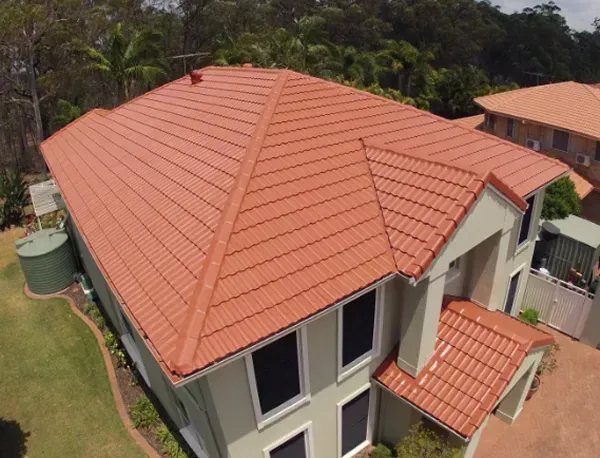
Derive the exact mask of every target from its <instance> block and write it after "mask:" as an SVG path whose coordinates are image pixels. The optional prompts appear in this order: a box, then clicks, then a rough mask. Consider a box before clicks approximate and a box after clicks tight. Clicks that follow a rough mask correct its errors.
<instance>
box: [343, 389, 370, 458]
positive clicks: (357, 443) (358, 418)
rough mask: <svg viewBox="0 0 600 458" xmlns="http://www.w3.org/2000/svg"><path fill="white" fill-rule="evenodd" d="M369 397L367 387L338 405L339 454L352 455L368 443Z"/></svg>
mask: <svg viewBox="0 0 600 458" xmlns="http://www.w3.org/2000/svg"><path fill="white" fill-rule="evenodd" d="M370 397H371V392H370V389H369V387H367V388H366V389H365V390H364V391H362V392H361V393H360V394H358V395H357V396H356V397H354V398H353V399H351V400H349V401H346V402H345V403H343V405H341V406H340V405H338V409H339V411H338V412H339V413H338V414H339V418H338V422H339V435H340V437H339V438H338V440H339V449H340V454H339V456H341V457H346V456H353V455H355V454H356V453H357V452H358V451H360V450H361V449H362V448H364V447H366V446H367V445H368V443H369V429H370V428H369V405H370V402H369V401H370ZM340 407H341V408H340ZM340 411H341V412H340Z"/></svg>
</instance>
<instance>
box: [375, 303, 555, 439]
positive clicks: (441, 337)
mask: <svg viewBox="0 0 600 458" xmlns="http://www.w3.org/2000/svg"><path fill="white" fill-rule="evenodd" d="M553 340H554V338H553V337H552V336H551V335H550V334H547V333H545V332H543V331H540V330H539V329H537V328H535V327H533V326H530V325H528V324H527V323H524V322H522V321H520V320H517V319H516V318H513V317H511V316H509V315H506V314H504V313H502V312H499V311H495V312H491V311H489V310H487V309H485V308H483V307H481V306H479V305H476V304H474V303H472V302H469V301H467V300H464V299H459V298H453V297H446V298H445V299H444V310H443V311H442V314H441V316H440V324H439V327H438V337H437V340H436V347H435V353H434V354H433V356H432V357H431V359H430V360H429V361H428V363H427V365H426V366H425V367H424V368H423V369H422V370H421V372H420V373H419V375H418V376H417V377H416V378H415V377H412V376H411V375H409V374H407V373H406V372H404V371H403V370H401V369H400V368H399V367H398V365H397V364H396V359H397V354H398V348H396V349H394V351H392V352H391V353H390V355H388V357H387V358H386V359H385V360H384V361H383V363H382V364H381V365H380V366H379V368H378V369H377V370H376V371H375V373H374V374H373V377H374V378H375V379H376V380H377V381H378V382H380V383H381V384H383V385H384V386H385V387H386V388H388V389H389V390H390V391H392V392H393V393H395V394H396V395H397V396H399V397H401V398H404V399H406V400H407V401H409V402H410V403H412V404H414V405H415V406H417V407H418V408H419V409H421V410H423V411H425V412H427V413H428V414H430V415H431V416H433V417H434V418H436V419H437V420H439V421H440V422H442V423H444V424H445V425H446V426H448V427H449V428H451V429H452V430H454V431H456V432H457V433H459V434H460V435H462V436H463V437H472V436H473V434H475V432H476V431H477V429H478V428H479V427H480V426H481V424H482V423H483V421H484V420H485V418H486V417H487V416H488V415H489V414H490V413H491V411H492V410H493V408H494V406H495V405H496V404H497V402H498V399H499V398H500V396H501V395H502V393H503V392H504V390H505V389H506V387H507V386H508V384H509V383H510V381H511V379H512V378H513V376H514V375H515V373H516V372H517V370H518V368H519V367H520V366H521V364H522V363H523V360H524V359H525V357H526V356H527V354H528V353H529V352H531V351H532V350H534V349H538V348H541V347H544V346H547V345H550V344H551V343H552V342H553Z"/></svg>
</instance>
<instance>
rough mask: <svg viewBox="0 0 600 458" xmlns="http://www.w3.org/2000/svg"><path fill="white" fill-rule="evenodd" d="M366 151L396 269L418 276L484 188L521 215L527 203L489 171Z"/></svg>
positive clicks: (372, 149)
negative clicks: (497, 193)
mask: <svg viewBox="0 0 600 458" xmlns="http://www.w3.org/2000/svg"><path fill="white" fill-rule="evenodd" d="M366 153H367V159H368V162H369V167H370V169H371V175H372V176H373V182H374V184H375V189H376V192H377V198H378V201H379V205H380V206H381V211H382V214H383V220H384V224H385V229H386V231H387V235H388V238H389V240H390V245H391V246H392V250H393V252H394V259H395V261H396V268H397V270H398V271H399V272H402V273H403V274H405V275H408V276H412V277H415V278H419V277H420V276H421V275H423V273H424V272H425V270H427V267H429V265H430V264H431V263H432V262H433V260H434V259H435V257H436V256H437V255H438V254H439V252H440V250H441V249H442V248H443V246H444V245H445V244H446V242H447V241H448V240H449V239H450V237H451V236H452V234H453V233H454V231H455V230H456V228H457V227H458V225H459V224H460V222H461V221H462V219H463V218H464V217H465V216H466V215H467V214H468V212H469V210H470V209H471V207H472V206H473V204H474V203H475V201H476V200H477V198H478V197H479V196H480V195H481V193H482V191H483V190H484V189H485V187H486V186H487V185H488V184H491V185H492V186H494V187H495V188H497V189H498V190H499V191H500V192H502V193H504V195H505V196H506V197H507V198H508V199H510V201H512V203H513V204H514V205H515V206H517V207H519V208H520V209H521V211H525V210H526V208H527V203H526V202H525V201H524V200H523V198H521V197H520V196H519V195H518V194H516V193H515V192H514V191H512V190H511V189H510V188H509V187H508V186H507V185H506V184H504V183H502V182H501V181H500V180H499V179H498V178H497V177H496V176H495V175H494V173H493V172H488V173H487V174H485V175H482V174H478V173H475V172H473V171H471V170H469V169H466V168H464V167H459V166H456V165H454V164H452V163H448V162H445V161H442V160H441V159H432V158H431V157H423V156H421V155H418V154H415V153H413V152H410V150H407V151H406V152H403V151H399V150H391V149H390V148H386V147H385V146H384V145H381V146H378V145H377V144H376V143H371V144H369V143H366Z"/></svg>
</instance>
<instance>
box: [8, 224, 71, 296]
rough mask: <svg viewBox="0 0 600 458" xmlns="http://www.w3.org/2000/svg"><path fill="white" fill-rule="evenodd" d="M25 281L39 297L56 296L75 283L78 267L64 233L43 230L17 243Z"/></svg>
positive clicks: (57, 230)
mask: <svg viewBox="0 0 600 458" xmlns="http://www.w3.org/2000/svg"><path fill="white" fill-rule="evenodd" d="M16 245H17V255H18V257H19V262H20V263H21V268H22V269H23V274H24V275H25V281H27V284H28V285H29V289H30V291H31V292H32V293H35V294H52V293H56V292H58V291H61V290H63V289H65V288H66V287H67V286H69V285H70V284H71V283H73V281H74V276H75V273H76V272H77V265H76V263H75V257H74V255H73V248H72V246H71V243H70V241H69V236H68V234H67V232H66V231H65V230H64V229H43V230H41V231H37V232H34V233H33V234H31V235H29V236H28V237H26V238H24V239H19V240H17V243H16Z"/></svg>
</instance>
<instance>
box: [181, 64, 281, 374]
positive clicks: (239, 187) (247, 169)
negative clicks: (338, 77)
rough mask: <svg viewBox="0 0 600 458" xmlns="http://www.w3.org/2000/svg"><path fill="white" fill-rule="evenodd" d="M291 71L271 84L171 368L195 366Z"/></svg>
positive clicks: (203, 271)
mask: <svg viewBox="0 0 600 458" xmlns="http://www.w3.org/2000/svg"><path fill="white" fill-rule="evenodd" d="M289 74H290V72H289V71H282V72H281V73H280V74H279V76H278V77H277V79H276V80H275V84H274V85H273V87H272V88H271V92H270V94H269V97H268V99H267V102H266V104H265V106H264V109H263V112H262V114H261V117H260V120H259V122H258V123H257V124H256V127H255V129H254V132H253V134H252V139H251V140H250V143H249V145H248V148H247V150H246V153H245V155H244V159H243V162H242V164H241V165H240V169H239V172H238V177H237V179H236V181H235V183H234V185H233V188H232V191H231V193H230V195H229V198H228V201H227V203H226V204H225V207H224V210H223V214H222V216H221V220H220V221H219V226H218V227H217V230H216V231H215V235H214V239H213V242H212V243H211V245H210V249H209V252H208V253H207V256H206V259H205V261H204V263H203V265H202V269H201V272H200V275H199V276H198V282H197V284H196V287H195V289H194V292H193V294H192V296H191V299H190V305H189V308H188V311H187V316H186V319H185V320H184V321H183V325H184V327H185V328H184V329H183V330H181V332H180V335H179V338H178V341H177V345H176V348H175V352H174V353H173V355H172V356H171V360H172V361H171V364H169V365H170V366H171V370H173V371H175V372H179V373H189V372H191V371H192V370H193V367H192V366H193V359H194V354H195V352H196V349H197V347H198V342H199V340H200V336H201V335H202V330H203V329H204V326H205V323H206V318H207V316H208V313H209V307H210V303H211V299H212V296H213V294H214V291H215V288H216V286H217V281H218V279H219V273H220V271H221V266H222V261H223V258H224V257H225V254H226V252H227V245H228V242H229V239H230V236H231V233H232V231H233V227H234V224H235V221H236V219H237V216H238V214H239V211H240V207H241V204H242V201H243V199H244V196H245V194H246V189H247V187H248V184H249V183H250V178H251V177H252V173H253V171H254V168H255V166H256V162H257V159H258V155H259V154H260V150H261V148H262V144H263V142H264V140H265V138H266V134H267V131H268V128H269V125H270V122H271V118H272V117H273V114H274V113H275V109H276V107H277V103H278V101H279V97H280V96H281V93H282V91H283V88H284V86H285V83H286V82H287V79H288V76H289Z"/></svg>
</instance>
